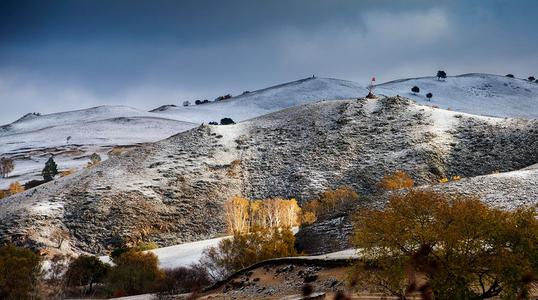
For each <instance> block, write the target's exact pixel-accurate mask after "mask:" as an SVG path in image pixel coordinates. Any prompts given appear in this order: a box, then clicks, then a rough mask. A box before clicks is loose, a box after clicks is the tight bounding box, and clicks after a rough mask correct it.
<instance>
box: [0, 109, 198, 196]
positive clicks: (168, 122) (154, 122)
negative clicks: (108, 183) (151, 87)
mask: <svg viewBox="0 0 538 300" xmlns="http://www.w3.org/2000/svg"><path fill="white" fill-rule="evenodd" d="M194 126H195V124H191V123H188V122H182V121H178V120H172V119H166V118H163V117H162V116H161V115H159V114H154V113H148V112H144V111H139V110H136V109H134V108H130V107H126V106H100V107H94V108H89V109H84V110H77V111H69V112H62V113H54V114H48V115H37V114H27V115H25V116H24V117H22V118H21V119H19V120H17V121H15V122H13V123H11V124H8V125H4V126H2V127H0V156H7V157H10V158H12V159H13V160H14V161H15V170H14V172H13V173H11V174H10V177H9V178H5V179H4V178H2V179H0V188H5V187H7V186H8V185H9V183H10V182H13V181H15V180H18V181H21V182H23V183H24V182H26V181H29V180H32V179H38V178H40V177H41V175H40V172H41V169H42V168H43V166H44V164H45V161H46V160H47V159H48V158H49V157H50V156H54V157H55V160H56V162H57V163H58V165H59V167H60V168H61V169H63V170H65V169H69V168H81V167H83V166H84V165H85V164H86V163H87V162H88V161H89V155H91V154H92V153H94V152H96V153H99V154H100V155H101V156H102V157H103V158H104V159H106V158H107V153H108V151H109V150H110V149H111V148H112V147H114V146H127V147H132V146H136V145H137V144H140V143H147V142H155V141H158V140H161V139H164V138H167V137H169V136H171V135H173V134H176V133H178V132H182V131H185V130H188V129H191V128H193V127H194ZM67 137H71V138H70V139H69V141H68V140H67Z"/></svg>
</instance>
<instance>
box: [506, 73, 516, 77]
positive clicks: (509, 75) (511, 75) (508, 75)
mask: <svg viewBox="0 0 538 300" xmlns="http://www.w3.org/2000/svg"><path fill="white" fill-rule="evenodd" d="M506 77H509V78H515V76H514V74H506Z"/></svg>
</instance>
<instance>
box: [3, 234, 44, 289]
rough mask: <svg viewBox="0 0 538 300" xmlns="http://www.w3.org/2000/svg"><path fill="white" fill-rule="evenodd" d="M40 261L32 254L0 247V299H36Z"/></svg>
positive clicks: (22, 250)
mask: <svg viewBox="0 0 538 300" xmlns="http://www.w3.org/2000/svg"><path fill="white" fill-rule="evenodd" d="M40 276H41V260H40V258H39V256H38V255H37V254H35V253H34V252H32V251H30V250H28V249H24V248H19V247H15V246H13V245H6V246H2V247H0V299H36V298H37V291H38V280H39V278H40Z"/></svg>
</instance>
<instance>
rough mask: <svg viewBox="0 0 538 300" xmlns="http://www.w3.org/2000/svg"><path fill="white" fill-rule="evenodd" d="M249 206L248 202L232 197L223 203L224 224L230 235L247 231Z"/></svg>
mask: <svg viewBox="0 0 538 300" xmlns="http://www.w3.org/2000/svg"><path fill="white" fill-rule="evenodd" d="M249 206H250V201H249V200H248V199H245V198H241V197H233V198H231V199H230V200H228V201H226V202H225V203H224V213H225V217H226V224H227V226H228V231H229V232H230V233H234V232H247V231H248V228H249Z"/></svg>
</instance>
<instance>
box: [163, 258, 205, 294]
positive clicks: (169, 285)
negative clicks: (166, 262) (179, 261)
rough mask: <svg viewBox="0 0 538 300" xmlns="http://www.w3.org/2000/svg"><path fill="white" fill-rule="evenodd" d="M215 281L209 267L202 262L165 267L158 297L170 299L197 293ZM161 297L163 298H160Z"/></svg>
mask: <svg viewBox="0 0 538 300" xmlns="http://www.w3.org/2000/svg"><path fill="white" fill-rule="evenodd" d="M212 282H213V279H212V278H211V276H210V274H209V273H208V271H207V269H206V268H205V267H203V266H202V265H201V264H195V265H191V266H188V267H177V268H174V269H165V270H164V278H163V280H162V281H161V283H160V285H159V292H158V293H157V298H158V299H163V298H164V299H168V298H167V296H176V295H178V294H183V293H190V292H193V293H196V292H199V291H201V290H202V289H203V288H204V287H207V286H209V285H210V284H211V283H212ZM159 297H161V298H159Z"/></svg>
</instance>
